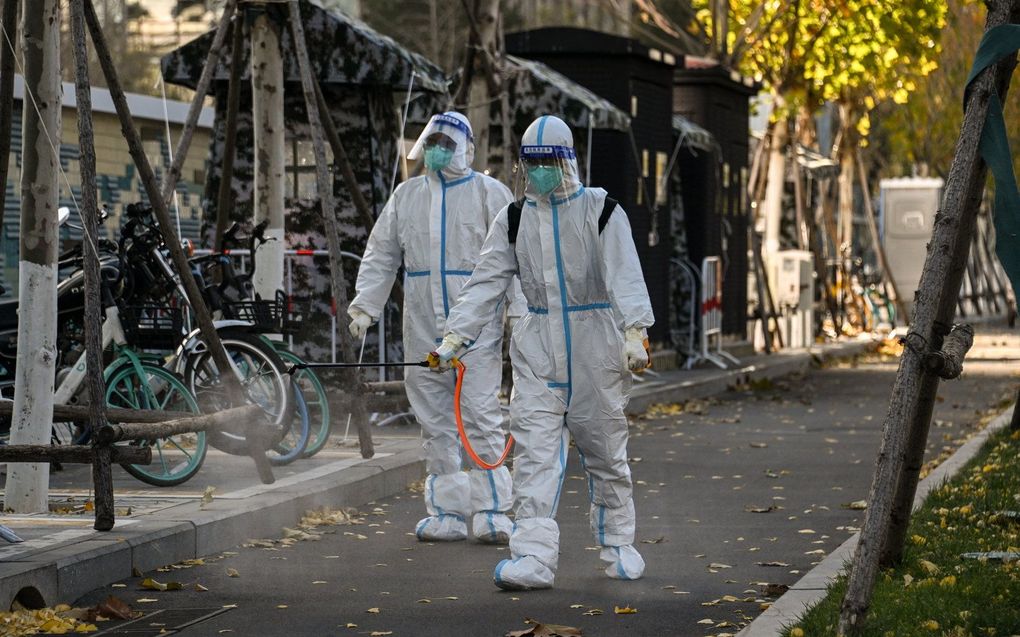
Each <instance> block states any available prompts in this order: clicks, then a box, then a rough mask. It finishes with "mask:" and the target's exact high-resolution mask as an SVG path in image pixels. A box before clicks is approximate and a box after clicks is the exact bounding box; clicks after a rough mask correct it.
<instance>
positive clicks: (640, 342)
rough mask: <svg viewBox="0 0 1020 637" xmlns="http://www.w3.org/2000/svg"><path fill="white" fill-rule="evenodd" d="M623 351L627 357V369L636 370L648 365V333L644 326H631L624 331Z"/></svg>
mask: <svg viewBox="0 0 1020 637" xmlns="http://www.w3.org/2000/svg"><path fill="white" fill-rule="evenodd" d="M625 336H626V340H625V341H624V346H623V353H624V355H626V357H627V369H629V370H630V371H632V372H638V371H642V370H644V369H646V368H647V367H648V349H647V346H646V343H648V335H647V332H646V331H645V329H644V328H641V327H632V328H630V329H629V330H627V331H626V332H625Z"/></svg>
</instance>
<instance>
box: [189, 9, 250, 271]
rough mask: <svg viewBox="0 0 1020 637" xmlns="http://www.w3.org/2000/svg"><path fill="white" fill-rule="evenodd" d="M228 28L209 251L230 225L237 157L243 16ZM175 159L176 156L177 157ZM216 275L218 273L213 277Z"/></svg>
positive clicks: (218, 246) (220, 239) (219, 240)
mask: <svg viewBox="0 0 1020 637" xmlns="http://www.w3.org/2000/svg"><path fill="white" fill-rule="evenodd" d="M231 28H232V33H233V37H232V38H231V40H232V44H231V47H230V79H229V80H228V82H227V117H226V120H225V122H224V128H225V131H224V138H223V161H222V162H220V191H219V196H218V197H217V198H216V235H215V240H214V242H213V249H215V250H219V249H220V248H221V247H222V246H220V242H221V241H222V240H223V233H225V232H226V231H227V228H228V227H229V226H230V210H231V208H233V199H234V189H233V184H234V158H235V156H236V155H237V109H238V106H239V105H240V102H241V66H242V63H243V61H244V60H243V56H244V20H243V14H242V13H240V12H239V13H238V14H237V20H234V26H233V27H231ZM178 156H179V155H178ZM217 276H219V274H217Z"/></svg>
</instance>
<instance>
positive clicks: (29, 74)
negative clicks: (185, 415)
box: [4, 0, 61, 513]
mask: <svg viewBox="0 0 1020 637" xmlns="http://www.w3.org/2000/svg"><path fill="white" fill-rule="evenodd" d="M21 13H22V37H23V40H22V51H23V55H24V69H25V86H26V88H27V89H28V90H29V91H31V92H32V93H33V94H34V95H35V99H36V103H37V104H38V106H39V113H37V112H36V110H35V108H32V107H31V106H30V104H31V101H30V100H27V99H26V100H25V108H24V110H23V111H22V120H21V121H22V133H21V135H22V136H21V139H22V171H21V229H20V233H21V236H20V246H21V255H20V259H21V260H20V263H19V264H18V277H19V280H18V294H19V297H18V298H19V299H20V302H21V306H20V309H19V320H18V361H17V373H16V377H15V389H14V414H13V416H12V420H11V444H15V445H19V444H21V445H24V444H46V443H48V442H49V439H50V429H51V427H52V425H53V375H54V367H55V365H56V319H57V266H56V262H57V251H58V238H57V198H58V190H57V189H58V184H57V176H58V170H59V166H57V157H56V154H55V152H54V150H53V148H52V146H51V144H50V141H49V138H50V137H52V139H53V140H54V141H55V142H57V143H59V140H60V102H61V100H60V92H61V86H60V28H59V26H60V3H59V0H26V1H25V4H24V6H23V8H22V12H21ZM40 114H41V117H40ZM47 131H48V133H49V137H48V136H47ZM48 490H49V465H48V464H39V463H35V464H10V465H8V475H7V486H6V492H5V495H4V508H5V509H10V510H13V511H15V512H16V513H39V512H44V511H47V510H48V505H47V495H48Z"/></svg>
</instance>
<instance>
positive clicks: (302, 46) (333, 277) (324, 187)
mask: <svg viewBox="0 0 1020 637" xmlns="http://www.w3.org/2000/svg"><path fill="white" fill-rule="evenodd" d="M287 5H288V8H289V9H290V29H291V34H292V35H293V41H294V52H295V53H296V56H297V62H298V71H299V73H300V75H301V88H302V90H303V92H304V97H305V107H306V110H307V112H308V127H309V129H310V131H311V138H312V150H313V152H314V154H315V177H316V185H317V188H318V191H319V202H320V205H321V207H322V214H323V217H324V218H325V221H326V239H327V242H328V245H329V267H330V282H331V288H332V292H333V304H334V307H335V308H336V310H335V311H336V318H337V323H338V327H339V332H340V349H341V352H342V353H343V360H344V361H346V362H355V361H356V360H357V355H356V354H355V347H354V340H353V338H351V336H350V333H349V332H348V330H347V324H348V322H349V320H350V319H349V318H348V316H347V305H348V301H347V279H346V278H345V277H344V269H343V268H344V266H343V262H342V261H341V260H340V252H341V246H340V228H339V224H338V223H337V220H336V210H335V205H334V201H333V180H332V179H331V178H330V175H329V171H328V170H327V169H326V166H327V162H326V148H325V145H324V144H323V141H322V140H323V137H324V134H323V130H322V117H321V114H320V113H319V108H318V106H319V105H318V102H317V100H316V99H315V78H314V76H313V75H312V64H311V62H310V61H309V59H308V47H307V44H306V41H305V29H304V25H303V24H302V22H301V8H300V6H299V5H298V3H297V0H288V2H287ZM348 378H349V382H350V384H351V385H352V386H354V387H358V386H360V384H361V379H360V378H359V375H358V373H357V372H356V371H352V372H350V373H349V374H348ZM352 417H353V418H354V420H355V421H356V423H357V427H358V442H359V443H360V445H361V455H362V457H364V458H371V457H372V456H373V455H374V454H375V451H374V450H373V444H372V431H371V429H369V423H368V419H367V417H366V414H365V413H364V410H363V409H361V408H358V409H356V410H355V411H354V412H353V413H352Z"/></svg>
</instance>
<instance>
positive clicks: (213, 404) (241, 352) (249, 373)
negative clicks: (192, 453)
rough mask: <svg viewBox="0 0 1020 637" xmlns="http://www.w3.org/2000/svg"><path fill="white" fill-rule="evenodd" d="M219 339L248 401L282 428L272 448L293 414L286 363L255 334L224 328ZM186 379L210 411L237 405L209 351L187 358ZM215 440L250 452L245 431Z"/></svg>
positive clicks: (232, 449) (234, 450) (237, 451)
mask: <svg viewBox="0 0 1020 637" xmlns="http://www.w3.org/2000/svg"><path fill="white" fill-rule="evenodd" d="M220 340H221V341H222V342H223V347H224V348H225V349H226V350H227V355H228V356H229V357H230V359H231V361H232V362H233V365H234V367H235V369H236V370H237V371H236V373H237V374H238V377H239V380H240V381H241V387H242V390H243V391H244V394H245V398H246V399H247V400H248V403H249V404H253V405H258V406H259V407H261V408H262V409H263V411H265V412H266V415H267V416H268V419H269V421H270V422H271V423H272V424H274V425H277V426H279V427H280V431H279V432H278V434H277V435H275V436H273V437H272V439H270V440H267V441H266V442H267V444H268V445H269V446H268V447H267V449H272V448H273V447H274V446H275V445H276V444H277V443H279V442H280V441H281V440H282V439H283V436H284V435H285V434H286V432H287V430H288V425H289V423H290V420H291V418H293V417H294V409H293V407H292V405H291V401H292V398H291V390H290V377H289V376H288V375H287V372H286V369H287V368H286V365H285V364H284V362H283V361H282V360H281V359H280V356H279V355H278V354H277V353H276V350H275V349H274V348H273V347H272V346H271V345H268V344H267V343H265V342H264V341H263V340H262V339H260V338H259V337H258V336H256V335H254V334H249V333H247V332H241V331H236V330H222V331H221V332H220ZM228 373H231V374H233V373H235V372H234V371H233V370H231V371H230V372H228ZM184 379H185V384H186V385H187V386H188V387H189V388H190V389H191V391H192V392H193V393H194V394H195V397H196V398H197V399H198V403H199V404H200V405H202V407H203V411H205V412H207V413H210V412H215V411H220V410H223V409H227V408H229V407H232V406H235V405H231V404H230V401H229V400H228V398H227V396H226V395H225V393H224V391H223V388H222V385H221V382H220V371H219V369H217V367H216V364H215V362H214V361H213V360H212V357H211V356H209V352H208V351H201V352H199V353H196V354H193V355H192V356H190V357H189V358H188V359H187V360H186V361H185V365H184ZM215 442H216V447H217V448H218V449H220V450H221V451H224V452H226V453H230V454H234V455H241V456H243V455H248V453H249V450H248V445H247V443H246V442H245V439H244V434H242V433H238V432H231V431H223V432H221V435H217V436H216V441H215Z"/></svg>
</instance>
